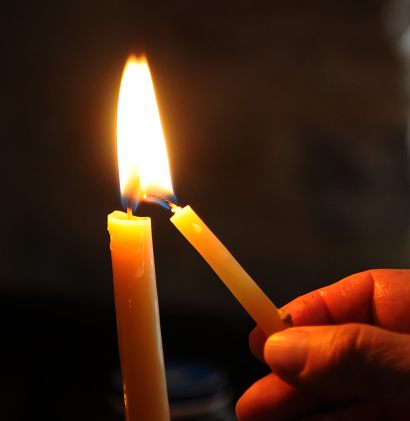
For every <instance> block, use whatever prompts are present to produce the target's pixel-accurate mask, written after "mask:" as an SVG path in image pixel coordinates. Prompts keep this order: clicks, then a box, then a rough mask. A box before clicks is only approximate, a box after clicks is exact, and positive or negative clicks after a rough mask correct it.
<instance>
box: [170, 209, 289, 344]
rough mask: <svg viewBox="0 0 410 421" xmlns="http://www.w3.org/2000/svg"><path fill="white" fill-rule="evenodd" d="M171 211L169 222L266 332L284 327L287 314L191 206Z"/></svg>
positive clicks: (269, 333) (271, 332) (267, 333)
mask: <svg viewBox="0 0 410 421" xmlns="http://www.w3.org/2000/svg"><path fill="white" fill-rule="evenodd" d="M173 211H174V212H175V214H174V216H172V218H171V222H172V223H173V224H174V225H175V226H176V227H177V228H178V230H179V231H180V232H181V233H182V235H183V236H184V237H185V238H186V239H187V240H188V241H189V242H190V243H191V244H192V245H193V246H194V247H195V249H196V250H197V251H198V252H199V253H200V254H201V256H202V257H203V258H204V259H205V260H206V261H207V262H208V264H209V265H210V266H211V267H212V269H213V270H214V271H215V273H216V274H217V275H218V276H219V277H220V278H221V280H222V281H223V282H224V283H225V285H226V286H227V287H228V288H229V290H230V291H231V292H232V294H233V295H234V296H235V297H236V298H237V300H238V301H239V302H240V303H241V304H242V306H243V307H244V308H245V310H246V311H247V312H248V313H249V314H250V316H251V317H252V318H253V319H254V320H255V322H256V323H257V324H258V325H259V327H260V328H261V329H262V330H263V332H264V333H265V335H267V336H269V335H271V334H273V333H275V332H278V331H280V330H283V329H285V328H286V327H287V326H286V325H285V323H284V322H283V320H282V319H284V318H285V316H286V314H284V312H282V311H281V310H278V309H277V308H276V307H275V305H274V304H273V303H272V301H271V300H269V298H268V297H267V296H266V295H265V293H264V292H263V291H262V290H261V289H260V288H259V286H258V285H257V284H256V283H255V281H254V280H253V279H252V278H251V277H250V276H249V275H248V274H247V273H246V272H245V270H244V269H243V268H242V267H241V266H240V265H239V263H238V262H237V261H236V260H235V259H234V257H233V256H232V255H231V253H229V251H228V250H227V249H226V247H225V246H224V245H223V244H222V243H221V242H220V241H219V240H218V238H217V237H216V236H215V235H214V234H213V233H212V232H211V230H210V229H209V228H208V227H207V226H206V225H205V224H204V223H203V221H202V220H201V219H200V218H199V217H198V215H197V214H196V213H195V212H194V211H193V210H192V209H191V207H190V206H185V207H184V208H179V207H175V208H174V209H173Z"/></svg>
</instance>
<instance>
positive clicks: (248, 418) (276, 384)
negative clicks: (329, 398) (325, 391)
mask: <svg viewBox="0 0 410 421" xmlns="http://www.w3.org/2000/svg"><path fill="white" fill-rule="evenodd" d="M318 406H319V400H318V398H315V397H311V396H310V395H309V394H307V393H305V392H303V391H301V390H298V389H296V388H294V387H293V386H290V385H289V384H287V383H285V382H283V381H282V380H281V379H280V378H278V377H277V376H276V375H275V374H273V373H271V374H269V375H268V376H266V377H264V378H262V379H260V380H259V381H257V382H256V383H255V384H253V385H252V386H251V387H250V388H249V389H248V390H247V391H246V392H245V393H244V394H243V396H242V397H241V398H240V399H239V400H238V402H237V404H236V415H237V418H238V420H240V421H255V420H257V421H272V420H273V419H274V420H275V421H281V420H290V419H294V418H296V417H299V416H301V415H304V414H306V413H310V412H311V411H313V410H314V409H316V408H318Z"/></svg>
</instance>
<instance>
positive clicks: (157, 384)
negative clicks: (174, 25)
mask: <svg viewBox="0 0 410 421" xmlns="http://www.w3.org/2000/svg"><path fill="white" fill-rule="evenodd" d="M161 144H163V145H164V146H163V149H164V151H165V162H166V165H168V164H167V159H166V150H165V143H164V140H163V137H162V130H161V126H160V122H159V116H158V111H157V108H156V104H155V95H154V91H153V86H152V82H151V76H150V73H149V69H148V64H147V62H146V60H145V59H144V58H143V59H140V60H138V59H136V58H135V57H131V58H130V59H129V60H128V62H127V64H126V67H125V70H124V74H123V78H122V83H121V89H120V95H119V101H118V114H117V154H118V164H119V175H120V188H121V197H122V203H123V205H124V208H126V209H127V212H126V213H125V212H120V211H114V212H113V213H111V214H110V215H109V216H108V230H109V233H110V239H111V242H110V249H111V260H112V270H113V281H114V298H115V312H116V319H117V336H118V349H119V356H120V364H121V378H122V384H123V393H124V407H125V418H126V420H127V421H143V420H144V421H145V420H146V421H169V419H170V415H169V405H168V396H167V388H166V381H165V367H164V356H163V349H162V340H161V330H160V319H159V306H158V296H157V284H156V276H155V266H154V253H153V247H152V233H151V220H150V218H148V217H137V216H134V215H133V214H132V208H136V206H137V204H138V201H139V200H140V196H141V195H142V194H144V193H146V192H151V193H152V192H154V193H156V194H158V193H160V194H164V192H165V193H167V192H168V190H169V186H170V176H169V174H168V175H167V174H166V171H165V172H164V169H163V166H164V153H163V152H161ZM155 163H157V164H158V163H160V164H161V165H160V166H159V171H157V172H155V171H153V168H154V167H155ZM168 173H169V170H168Z"/></svg>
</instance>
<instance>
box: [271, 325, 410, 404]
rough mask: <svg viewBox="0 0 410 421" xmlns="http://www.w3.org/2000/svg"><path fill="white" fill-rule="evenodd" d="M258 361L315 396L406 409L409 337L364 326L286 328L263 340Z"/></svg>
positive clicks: (409, 391)
mask: <svg viewBox="0 0 410 421" xmlns="http://www.w3.org/2000/svg"><path fill="white" fill-rule="evenodd" d="M264 357H265V361H266V362H267V364H268V365H269V366H270V368H271V369H272V371H274V372H275V373H276V374H277V375H278V376H279V377H280V378H282V380H284V381H286V382H287V383H289V384H291V385H293V386H296V387H298V388H300V389H302V390H306V391H309V392H310V393H312V394H314V395H316V396H321V397H325V398H332V399H354V398H361V399H368V400H380V401H385V402H390V403H397V404H404V405H406V406H407V407H409V405H410V335H405V334H399V333H393V332H390V331H387V330H384V329H381V328H378V327H375V326H369V325H364V324H345V325H339V326H337V325H335V326H312V327H298V328H290V329H287V330H284V331H282V332H279V333H276V334H274V335H272V336H270V337H269V338H268V340H267V342H266V344H265V348H264Z"/></svg>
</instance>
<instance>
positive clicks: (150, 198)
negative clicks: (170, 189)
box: [142, 194, 178, 212]
mask: <svg viewBox="0 0 410 421" xmlns="http://www.w3.org/2000/svg"><path fill="white" fill-rule="evenodd" d="M142 198H143V200H145V201H147V202H152V203H158V204H159V205H161V206H163V207H164V208H166V209H168V210H171V211H172V212H175V210H174V209H175V208H178V206H177V205H175V203H172V202H171V201H170V200H169V199H167V198H165V197H163V196H159V195H155V194H144V195H143V197H142Z"/></svg>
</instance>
